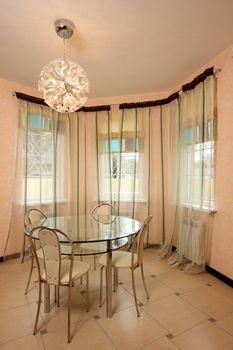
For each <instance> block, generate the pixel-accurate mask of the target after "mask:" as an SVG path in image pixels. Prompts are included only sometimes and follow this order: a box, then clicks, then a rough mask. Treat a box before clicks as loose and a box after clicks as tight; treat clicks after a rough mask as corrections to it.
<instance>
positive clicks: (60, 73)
mask: <svg viewBox="0 0 233 350" xmlns="http://www.w3.org/2000/svg"><path fill="white" fill-rule="evenodd" d="M38 88H39V91H40V92H41V93H42V95H43V97H44V100H45V102H46V103H47V104H48V105H49V106H50V107H51V108H53V109H55V110H56V111H58V112H60V113H66V112H75V111H77V110H78V109H80V108H81V107H82V106H83V105H84V104H85V102H86V101H87V98H88V94H89V81H88V79H87V75H86V72H85V71H84V69H83V68H82V67H81V66H80V65H79V64H77V63H74V62H70V61H67V60H60V59H56V60H53V61H51V62H49V63H48V64H47V65H46V66H44V68H43V69H42V71H41V73H40V78H39V81H38Z"/></svg>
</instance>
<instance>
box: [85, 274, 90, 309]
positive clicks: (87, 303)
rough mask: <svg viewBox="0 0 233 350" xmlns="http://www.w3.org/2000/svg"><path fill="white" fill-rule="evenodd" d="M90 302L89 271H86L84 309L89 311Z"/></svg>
mask: <svg viewBox="0 0 233 350" xmlns="http://www.w3.org/2000/svg"><path fill="white" fill-rule="evenodd" d="M89 310H90V303H89V273H88V272H87V273H86V311H87V312H89Z"/></svg>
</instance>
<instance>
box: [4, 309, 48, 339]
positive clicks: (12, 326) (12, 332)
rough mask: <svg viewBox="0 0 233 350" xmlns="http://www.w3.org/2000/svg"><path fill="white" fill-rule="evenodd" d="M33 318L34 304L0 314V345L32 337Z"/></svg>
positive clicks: (34, 312) (34, 315)
mask: <svg viewBox="0 0 233 350" xmlns="http://www.w3.org/2000/svg"><path fill="white" fill-rule="evenodd" d="M35 317H36V304H35V303H33V304H28V305H23V306H20V307H16V308H13V309H10V310H5V311H4V312H0V344H3V343H7V342H10V341H12V340H15V339H17V338H19V337H23V336H26V335H32V332H33V326H34V321H35ZM40 324H42V319H41V318H40Z"/></svg>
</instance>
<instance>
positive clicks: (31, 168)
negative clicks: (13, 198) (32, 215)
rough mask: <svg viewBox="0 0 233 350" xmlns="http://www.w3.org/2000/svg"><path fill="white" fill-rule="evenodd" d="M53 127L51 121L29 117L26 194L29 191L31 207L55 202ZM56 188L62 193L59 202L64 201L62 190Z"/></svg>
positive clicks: (26, 146)
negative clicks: (62, 199)
mask: <svg viewBox="0 0 233 350" xmlns="http://www.w3.org/2000/svg"><path fill="white" fill-rule="evenodd" d="M50 124H51V120H50V118H48V117H43V116H42V117H41V116H38V115H29V121H28V129H27V130H26V129H25V130H24V131H25V132H24V139H23V143H24V145H23V149H24V153H23V191H24V189H26V200H27V202H28V203H33V204H36V203H46V202H51V201H52V200H53V198H54V183H55V181H54V177H55V169H54V159H55V154H54V146H53V133H52V130H51V125H50ZM58 146H59V143H58ZM60 148H61V145H60ZM60 154H62V152H60ZM59 160H61V162H59V165H58V168H59V169H60V174H62V171H61V169H62V168H61V166H62V157H60V158H59ZM58 168H57V170H58ZM57 173H58V172H57ZM57 181H59V179H57ZM25 182H26V186H25ZM56 188H57V189H58V191H59V192H58V193H57V197H58V198H57V199H61V198H62V197H63V193H62V192H63V190H62V187H61V186H56Z"/></svg>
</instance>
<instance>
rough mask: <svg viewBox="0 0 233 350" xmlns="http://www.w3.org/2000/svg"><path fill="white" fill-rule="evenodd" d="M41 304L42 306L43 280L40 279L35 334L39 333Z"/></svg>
mask: <svg viewBox="0 0 233 350" xmlns="http://www.w3.org/2000/svg"><path fill="white" fill-rule="evenodd" d="M40 306H41V282H40V280H39V298H38V306H37V313H36V321H35V326H34V330H33V335H36V333H37V326H38V320H39V315H40Z"/></svg>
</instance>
